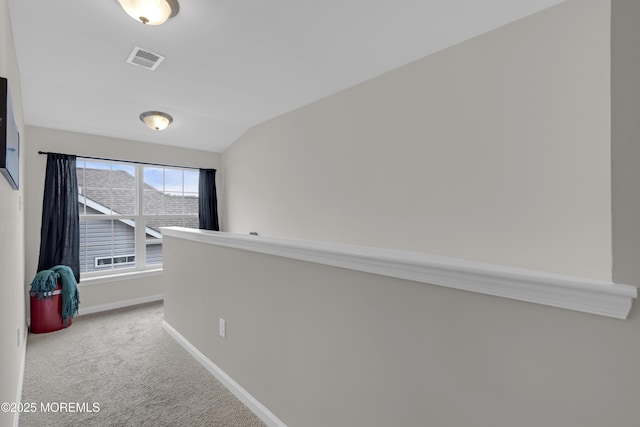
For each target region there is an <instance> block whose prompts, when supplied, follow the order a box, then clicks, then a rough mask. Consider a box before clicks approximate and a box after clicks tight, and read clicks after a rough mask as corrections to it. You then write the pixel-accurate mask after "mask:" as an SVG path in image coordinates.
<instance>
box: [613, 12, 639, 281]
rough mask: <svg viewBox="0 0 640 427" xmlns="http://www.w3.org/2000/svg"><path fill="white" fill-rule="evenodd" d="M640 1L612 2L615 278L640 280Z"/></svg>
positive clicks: (617, 279) (618, 279) (619, 279)
mask: <svg viewBox="0 0 640 427" xmlns="http://www.w3.org/2000/svg"><path fill="white" fill-rule="evenodd" d="M639 17H640V2H638V1H637V0H614V1H613V7H612V23H613V28H612V39H611V57H612V90H611V100H612V105H611V107H612V122H611V125H612V139H611V151H612V168H613V175H612V184H613V190H612V207H613V278H614V280H615V281H617V282H620V283H633V284H640V262H638V261H639V259H640V191H639V190H638V188H639V187H640V167H638V160H640V120H639V118H640V84H639V83H638V79H639V76H640V50H639V49H638V46H640V26H638V18H639Z"/></svg>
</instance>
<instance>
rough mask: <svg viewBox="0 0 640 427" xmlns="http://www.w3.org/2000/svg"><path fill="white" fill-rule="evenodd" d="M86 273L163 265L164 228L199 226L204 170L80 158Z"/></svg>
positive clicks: (83, 265)
mask: <svg viewBox="0 0 640 427" xmlns="http://www.w3.org/2000/svg"><path fill="white" fill-rule="evenodd" d="M76 164H77V166H76V167H77V175H78V203H79V211H80V272H81V274H82V275H83V276H85V277H86V276H91V275H103V274H105V273H109V272H122V271H123V270H145V269H151V268H158V267H160V266H162V234H161V232H160V227H164V226H182V227H192V228H198V179H199V172H198V171H197V170H192V169H180V168H169V167H161V166H146V165H141V164H132V163H119V162H111V161H94V160H90V159H83V158H78V159H77V162H76Z"/></svg>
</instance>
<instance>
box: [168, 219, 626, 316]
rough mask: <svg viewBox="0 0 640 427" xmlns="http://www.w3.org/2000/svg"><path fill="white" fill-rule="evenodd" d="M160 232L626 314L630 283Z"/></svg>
mask: <svg viewBox="0 0 640 427" xmlns="http://www.w3.org/2000/svg"><path fill="white" fill-rule="evenodd" d="M161 230H162V234H163V235H164V236H169V237H176V238H180V239H186V240H193V241H196V242H201V243H208V244H212V245H217V246H224V247H229V248H235V249H242V250H246V251H251V252H259V253H263V254H268V255H276V256H281V257H286V258H292V259H297V260H302V261H310V262H314V263H318V264H325V265H331V266H335V267H341V268H347V269H351V270H357V271H364V272H367V273H374V274H380V275H384V276H390V277H397V278H400V279H406V280H413V281H416V282H422V283H428V284H432V285H438V286H444V287H449V288H455V289H462V290H466V291H471V292H478V293H481V294H487V295H494V296H499V297H504V298H511V299H515V300H519V301H527V302H533V303H537V304H543V305H548V306H552V307H559V308H566V309H569V310H576V311H582V312H585V313H592V314H599V315H602V316H608V317H614V318H617V319H626V318H627V316H628V315H629V311H630V310H631V305H632V303H633V300H634V299H635V298H637V294H638V289H637V288H636V287H635V286H631V285H623V284H617V283H611V282H605V281H599V280H592V279H586V278H581V277H574V276H564V275H559V274H552V273H545V272H539V271H534V270H526V269H520V268H513V267H507V266H502V265H496V264H488V263H481V262H476V261H468V260H462V259H456V258H446V257H440V256H434V255H429V254H424V253H421V252H410V251H400V250H393V249H381V248H372V247H366V246H355V245H347V244H341V243H328V242H316V241H308V240H296V239H283V238H276V237H267V236H253V235H244V234H234V233H227V232H217V231H208V230H197V229H193V228H184V227H162V228H161Z"/></svg>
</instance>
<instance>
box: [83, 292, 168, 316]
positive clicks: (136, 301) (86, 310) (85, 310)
mask: <svg viewBox="0 0 640 427" xmlns="http://www.w3.org/2000/svg"><path fill="white" fill-rule="evenodd" d="M163 299H164V295H163V294H158V295H150V296H148V297H141V298H133V299H128V300H125V301H118V302H111V303H109V304H102V305H94V306H91V307H87V308H83V307H82V306H80V308H78V314H77V316H86V315H88V314H94V313H100V312H102V311H109V310H115V309H117V308H123V307H130V306H132V305H138V304H145V303H147V302H154V301H162V300H163Z"/></svg>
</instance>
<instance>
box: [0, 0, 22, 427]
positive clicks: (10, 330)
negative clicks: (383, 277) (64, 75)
mask: <svg viewBox="0 0 640 427" xmlns="http://www.w3.org/2000/svg"><path fill="white" fill-rule="evenodd" d="M15 55H16V54H15V48H14V45H13V35H12V33H11V22H10V20H9V9H8V3H7V0H0V76H2V77H5V78H7V79H8V80H9V86H10V90H11V95H12V97H13V106H14V109H15V113H16V120H17V121H18V130H19V132H20V150H22V151H23V152H24V150H25V149H26V148H27V144H28V138H27V137H26V135H25V133H24V126H23V119H22V94H21V90H20V76H19V73H18V65H17V60H16V56H15ZM24 168H25V162H24V155H22V156H21V159H20V182H21V184H20V185H21V188H20V191H14V190H12V189H11V187H9V183H8V182H7V181H6V179H5V178H4V177H3V176H1V175H0V402H15V400H16V397H17V393H18V389H19V387H21V384H20V383H19V373H20V369H21V367H22V364H23V360H24V351H25V347H24V337H25V336H26V335H25V331H26V322H25V302H26V295H25V292H24V282H25V277H24V245H25V242H24V210H23V206H22V200H23V199H24V194H25V191H24V188H25V187H24V180H25V173H24ZM18 330H19V332H16V331H18ZM17 335H20V345H18V342H17V338H16V336H17ZM13 417H14V414H12V413H5V412H0V426H2V427H5V426H11V425H13Z"/></svg>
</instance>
